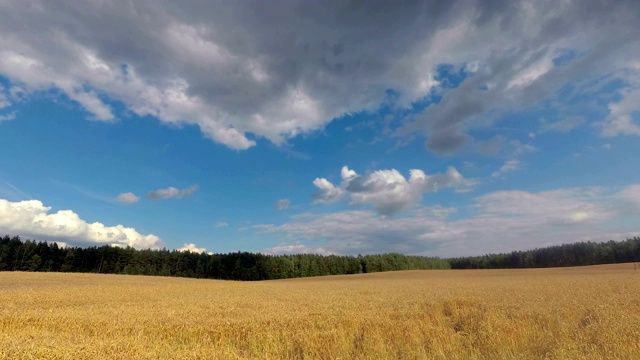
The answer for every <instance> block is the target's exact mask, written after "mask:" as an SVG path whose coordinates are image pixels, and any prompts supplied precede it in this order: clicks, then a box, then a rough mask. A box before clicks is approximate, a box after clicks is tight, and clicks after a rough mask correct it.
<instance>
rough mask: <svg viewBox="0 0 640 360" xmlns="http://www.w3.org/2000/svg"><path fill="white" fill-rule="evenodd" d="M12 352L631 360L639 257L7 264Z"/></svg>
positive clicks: (3, 290)
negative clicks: (160, 267) (385, 266)
mask: <svg viewBox="0 0 640 360" xmlns="http://www.w3.org/2000/svg"><path fill="white" fill-rule="evenodd" d="M0 304H1V307H0V358H2V359H34V358H36V359H116V358H117V359H181V358H185V359H205V358H209V359H212V358H221V359H250V358H266V359H280V358H290V359H302V358H305V359H307V358H308V359H338V358H339V359H379V358H387V359H487V358H488V359H543V358H548V359H578V358H592V359H605V358H606V359H634V358H636V359H637V358H640V341H639V340H638V339H640V270H635V269H634V265H633V264H619V265H605V266H591V267H579V268H561V269H528V270H432V271H406V272H392V273H376V274H360V275H346V276H333V277H318V278H305V279H292V280H278V281H265V282H227V281H214V280H196V279H183V278H166V277H144V276H125V275H99V274H68V273H20V272H3V273H0Z"/></svg>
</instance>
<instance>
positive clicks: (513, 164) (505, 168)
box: [491, 159, 520, 177]
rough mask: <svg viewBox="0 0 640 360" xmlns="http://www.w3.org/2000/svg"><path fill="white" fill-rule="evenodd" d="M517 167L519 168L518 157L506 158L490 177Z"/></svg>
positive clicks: (514, 169) (500, 174)
mask: <svg viewBox="0 0 640 360" xmlns="http://www.w3.org/2000/svg"><path fill="white" fill-rule="evenodd" d="M519 168H520V160H518V159H511V160H507V162H505V163H504V165H502V166H501V167H500V169H498V170H497V171H495V172H493V173H492V174H491V177H500V176H502V175H504V174H505V173H508V172H511V171H516V170H518V169H519Z"/></svg>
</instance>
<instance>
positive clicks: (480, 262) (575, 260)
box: [447, 237, 640, 269]
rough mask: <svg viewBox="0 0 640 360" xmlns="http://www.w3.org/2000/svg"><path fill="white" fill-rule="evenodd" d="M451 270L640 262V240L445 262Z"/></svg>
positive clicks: (638, 238) (591, 243)
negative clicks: (449, 265)
mask: <svg viewBox="0 0 640 360" xmlns="http://www.w3.org/2000/svg"><path fill="white" fill-rule="evenodd" d="M447 260H448V261H449V263H450V264H451V268H452V269H518V268H545V267H564V266H586V265H599V264H616V263H626V262H639V261H640V237H634V238H633V239H627V240H623V241H613V240H611V241H608V242H602V243H596V242H577V243H573V244H565V245H558V246H550V247H546V248H541V249H534V250H528V251H513V252H510V253H502V254H490V255H484V256H472V257H462V258H453V259H447Z"/></svg>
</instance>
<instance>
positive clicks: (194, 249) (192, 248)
mask: <svg viewBox="0 0 640 360" xmlns="http://www.w3.org/2000/svg"><path fill="white" fill-rule="evenodd" d="M177 250H178V251H181V252H192V253H200V254H209V255H211V254H213V253H211V252H207V249H205V248H199V247H197V246H196V244H193V243H191V244H184V245H183V246H182V247H181V248H179V249H177Z"/></svg>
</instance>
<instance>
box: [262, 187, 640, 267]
mask: <svg viewBox="0 0 640 360" xmlns="http://www.w3.org/2000/svg"><path fill="white" fill-rule="evenodd" d="M639 189H640V185H633V186H629V187H626V188H624V189H622V190H621V191H616V190H614V189H605V188H576V189H559V190H552V191H543V192H538V193H531V192H526V191H499V192H494V193H490V194H487V195H484V196H480V197H477V198H476V199H475V202H474V203H473V205H472V206H471V207H470V209H469V210H471V213H470V215H467V216H464V217H462V218H460V217H456V218H453V219H452V215H453V214H454V213H455V212H456V210H455V209H452V208H443V207H423V208H418V209H417V210H416V211H414V212H412V213H410V214H407V215H406V216H403V217H387V216H382V215H377V214H376V213H374V212H373V211H368V210H357V211H343V212H337V213H330V214H317V215H316V214H303V215H300V216H295V217H293V218H292V220H291V222H289V223H286V224H283V225H279V226H276V225H263V226H256V227H255V228H256V229H258V230H259V231H260V232H265V233H270V234H281V235H283V236H284V237H283V240H284V241H285V243H284V244H282V245H281V246H280V247H281V248H286V246H287V244H286V242H287V241H288V242H289V244H290V245H291V248H292V252H295V249H296V248H297V247H299V248H304V247H310V248H316V247H318V248H322V249H323V250H324V251H327V252H329V253H336V254H352V255H355V254H358V253H362V254H367V253H383V252H400V253H405V254H425V255H432V256H433V255H437V256H445V257H449V256H465V255H482V254H486V253H493V252H508V251H513V250H526V249H533V248H537V247H544V246H550V245H558V244H563V243H572V242H577V241H607V240H611V239H615V240H621V239H625V238H626V237H632V236H638V235H640V232H639V231H638V228H637V224H636V223H635V222H634V221H629V215H630V214H631V215H633V218H634V220H635V216H638V215H640V190H639ZM636 197H637V199H636ZM629 200H632V201H634V202H635V203H636V204H638V205H639V206H638V207H636V208H634V210H630V209H629V207H628V206H627V202H628V201H629ZM636 201H637V202H636ZM625 219H626V220H625ZM612 224H616V226H615V228H616V229H618V231H615V232H614V231H611V230H610V229H611V228H612ZM281 252H284V251H281Z"/></svg>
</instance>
